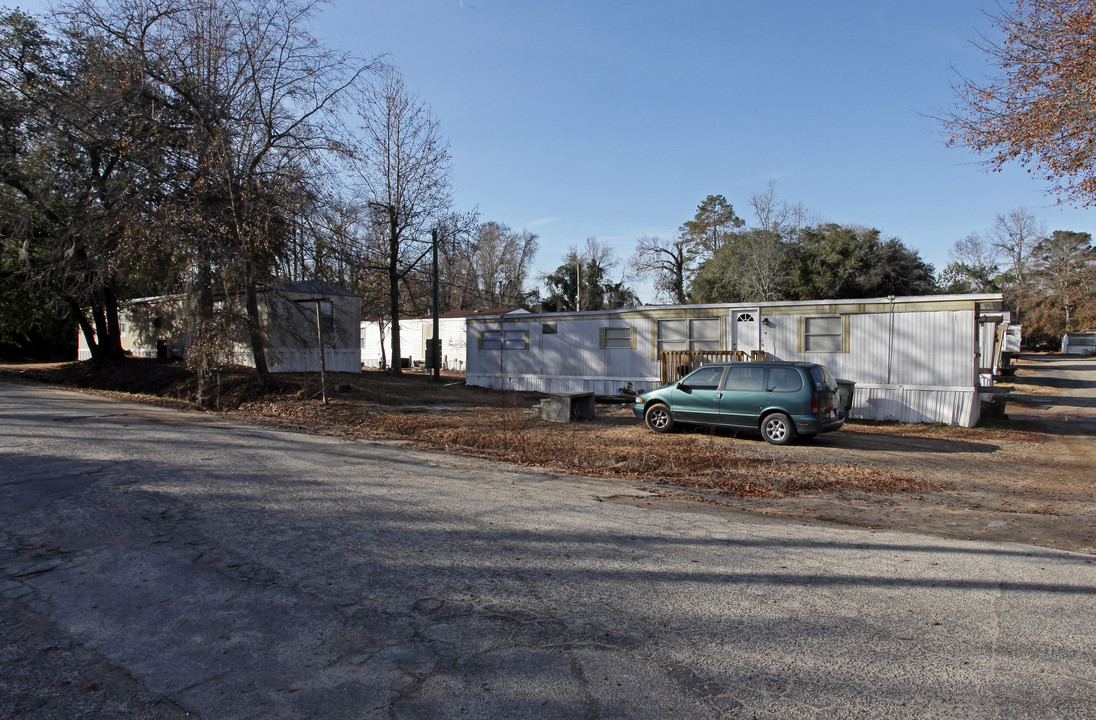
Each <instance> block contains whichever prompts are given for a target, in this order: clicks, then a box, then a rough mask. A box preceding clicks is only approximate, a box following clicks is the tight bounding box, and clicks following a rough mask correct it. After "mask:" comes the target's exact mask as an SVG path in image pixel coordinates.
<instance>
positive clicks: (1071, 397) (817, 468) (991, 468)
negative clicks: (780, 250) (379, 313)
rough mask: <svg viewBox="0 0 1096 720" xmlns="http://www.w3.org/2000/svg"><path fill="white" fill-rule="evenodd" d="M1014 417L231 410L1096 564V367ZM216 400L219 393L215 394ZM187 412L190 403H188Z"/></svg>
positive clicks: (360, 379) (64, 380) (371, 377)
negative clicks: (960, 420)
mask: <svg viewBox="0 0 1096 720" xmlns="http://www.w3.org/2000/svg"><path fill="white" fill-rule="evenodd" d="M1018 367H1019V370H1018V372H1017V375H1016V377H1015V378H1013V379H1012V381H1010V382H1009V383H1008V385H1009V386H1010V387H1011V388H1012V389H1013V392H1012V395H1011V396H1010V400H1009V403H1008V406H1007V413H1008V418H1007V419H1005V420H997V421H992V422H990V423H989V424H988V425H987V426H986V427H978V428H973V429H966V428H952V427H944V426H924V425H897V424H879V423H863V422H849V423H847V424H846V425H845V427H844V428H843V429H842V430H841V431H839V432H836V433H829V434H827V435H824V436H821V437H819V438H817V439H815V440H813V441H810V442H802V443H797V444H795V445H792V446H788V447H774V446H771V445H767V444H766V443H764V442H763V441H761V439H760V437H759V436H757V435H738V434H734V433H728V432H712V431H707V430H686V431H684V432H677V433H672V434H670V435H657V434H655V433H652V432H650V431H649V430H647V429H646V428H645V427H644V426H643V425H642V424H641V423H640V422H638V421H636V420H635V419H634V418H633V416H632V414H631V410H630V408H629V407H628V406H627V405H625V404H623V403H616V404H612V403H605V404H601V405H599V407H598V409H597V414H598V417H597V419H596V420H594V421H592V422H587V423H574V424H567V425H558V424H554V423H546V422H544V421H542V420H539V419H538V418H536V417H535V416H533V415H532V414H531V413H529V412H528V410H529V409H530V408H531V407H532V406H533V405H534V404H535V403H536V401H537V399H538V396H536V395H531V394H524V393H496V392H491V391H486V390H483V389H481V388H469V387H465V386H464V385H463V383H462V381H461V379H460V378H459V377H456V376H449V377H446V378H443V382H442V383H441V384H438V383H432V382H430V381H429V380H428V379H426V378H424V377H422V376H411V377H406V378H403V379H395V378H390V377H388V376H386V375H382V374H380V373H368V372H367V373H363V374H362V375H361V376H358V375H343V376H339V377H337V378H336V379H335V380H334V383H333V384H334V385H343V386H344V387H343V388H341V389H342V391H343V392H340V393H335V394H333V395H332V402H331V403H330V404H328V405H323V404H321V403H320V402H319V401H318V399H317V398H316V396H317V395H318V391H319V385H318V383H317V382H316V380H315V378H314V377H313V376H295V377H286V378H280V381H281V383H282V385H281V387H280V388H277V389H275V390H274V391H260V390H258V389H256V388H255V386H254V384H253V383H252V382H251V381H250V380H249V379H248V376H247V375H246V374H234V375H229V376H227V377H226V378H223V379H222V381H221V384H220V387H219V389H218V391H217V393H216V398H217V402H218V403H219V405H220V407H221V410H220V412H221V413H222V414H223V415H226V416H228V417H231V418H233V419H236V420H240V421H245V422H255V423H262V424H269V425H277V426H280V427H288V428H292V429H295V430H301V431H305V432H321V433H330V434H336V435H341V436H351V437H361V438H367V439H371V440H379V441H384V442H403V443H409V444H415V445H421V446H425V447H433V448H438V449H443V450H446V451H450V452H454V451H455V452H463V453H467V454H473V455H479V456H483V457H490V458H495V459H499V460H503V461H506V462H511V463H516V464H520V465H525V466H528V467H533V468H537V469H539V470H542V471H549V472H559V473H577V474H585V475H592V476H597V477H603V478H607V479H609V480H610V481H611V482H614V483H619V484H621V485H622V486H627V487H628V488H640V489H643V490H647V491H649V492H650V495H649V496H647V497H643V498H641V499H636V498H635V497H634V496H633V495H634V494H632V493H621V494H620V495H619V496H615V497H610V498H608V499H609V500H610V501H614V502H624V503H629V504H635V505H639V506H641V507H650V508H652V509H657V508H659V507H674V508H675V509H685V510H690V511H696V512H711V513H732V514H733V513H740V512H749V513H754V514H761V515H766V516H770V517H772V518H773V519H774V521H775V520H777V519H784V520H788V519H791V520H794V521H796V522H811V523H831V524H839V525H849V526H856V527H865V528H877V529H887V530H899V531H908V532H915V533H926V534H932V535H939V536H945V537H957V538H971V539H984V540H999V541H1010V542H1020V543H1030V544H1034V545H1042V546H1047V547H1055V548H1060V549H1066V550H1076V551H1081V552H1086V553H1091V554H1096V506H1094V504H1093V499H1094V498H1093V490H1094V478H1096V473H1094V470H1096V360H1093V359H1079V358H1073V357H1064V356H1053V355H1031V356H1024V357H1023V358H1021V359H1020V361H1019V363H1018ZM0 374H4V375H7V376H8V377H9V378H20V379H22V380H24V381H25V380H28V379H29V380H37V381H44V382H49V383H51V384H57V385H76V386H81V387H96V388H103V389H106V390H109V391H120V390H126V389H129V390H131V391H135V392H141V393H146V394H149V395H152V396H156V397H153V398H148V399H149V400H150V401H153V402H165V401H164V400H162V399H157V398H163V397H170V398H178V399H180V400H182V401H183V403H184V404H183V405H182V406H183V407H190V406H189V405H186V404H185V403H188V402H191V401H193V399H194V391H193V390H194V389H193V382H192V379H189V378H187V377H186V376H185V374H183V373H180V371H179V367H178V366H174V365H163V364H157V363H144V364H139V363H134V364H132V365H129V366H127V367H125V368H123V369H121V370H115V371H113V372H111V373H107V374H104V373H103V372H93V371H92V370H90V369H89V368H88V365H87V364H68V365H63V366H36V367H28V366H7V367H0ZM207 392H208V391H207ZM176 402H177V401H176Z"/></svg>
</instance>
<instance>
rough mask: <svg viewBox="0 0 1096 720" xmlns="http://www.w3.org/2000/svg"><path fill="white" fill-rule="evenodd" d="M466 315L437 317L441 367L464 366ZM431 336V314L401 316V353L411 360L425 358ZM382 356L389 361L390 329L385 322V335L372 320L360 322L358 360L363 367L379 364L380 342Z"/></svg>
mask: <svg viewBox="0 0 1096 720" xmlns="http://www.w3.org/2000/svg"><path fill="white" fill-rule="evenodd" d="M466 325H467V318H463V317H460V318H440V319H439V320H438V332H439V335H440V337H441V355H442V367H443V368H445V369H447V370H456V371H458V372H460V371H463V370H464V369H465V362H466V358H465V355H466V349H465V338H466V336H467V329H466ZM433 336H434V321H433V320H432V319H430V318H414V319H410V320H400V355H402V356H403V357H405V358H411V362H412V364H414V363H416V362H424V361H425V360H426V340H427V338H431V337H433ZM382 343H383V345H384V357H385V359H386V360H387V362H388V364H389V365H390V366H391V365H392V333H391V331H390V330H389V326H388V325H387V324H386V325H385V328H384V337H383V338H382V337H381V331H380V325H379V324H378V323H377V322H375V321H362V323H361V363H362V365H364V366H365V367H373V368H375V367H380V363H381V345H382Z"/></svg>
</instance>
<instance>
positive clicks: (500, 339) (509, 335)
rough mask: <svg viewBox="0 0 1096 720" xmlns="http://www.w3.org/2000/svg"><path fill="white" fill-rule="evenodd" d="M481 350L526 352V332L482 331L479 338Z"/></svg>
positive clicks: (527, 335)
mask: <svg viewBox="0 0 1096 720" xmlns="http://www.w3.org/2000/svg"><path fill="white" fill-rule="evenodd" d="M479 346H480V348H481V349H482V350H528V349H529V331H528V330H482V331H480V336H479Z"/></svg>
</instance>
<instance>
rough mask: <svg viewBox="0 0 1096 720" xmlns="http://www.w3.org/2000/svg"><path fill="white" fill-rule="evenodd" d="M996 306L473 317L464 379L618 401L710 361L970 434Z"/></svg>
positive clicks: (890, 301)
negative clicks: (830, 380) (751, 365)
mask: <svg viewBox="0 0 1096 720" xmlns="http://www.w3.org/2000/svg"><path fill="white" fill-rule="evenodd" d="M1001 306H1002V296H1001V295H1000V294H979V295H940V296H927V297H887V298H875V299H863V300H819V301H810V302H772V303H756V304H746V303H734V304H713V305H679V306H648V307H641V308H631V309H623V310H608V311H603V312H572V313H535V314H534V313H530V314H525V315H516V316H515V315H511V316H496V317H484V316H478V317H474V318H469V319H468V339H467V348H468V367H467V375H466V379H467V382H468V384H470V385H480V386H485V387H493V388H501V389H513V390H529V391H535V392H543V393H556V392H568V391H583V390H584V391H592V392H595V393H598V394H604V395H615V394H619V393H622V392H630V391H632V390H636V391H642V390H647V389H651V388H654V387H657V386H658V385H660V384H663V383H665V382H668V381H670V380H673V379H674V378H675V377H678V376H679V375H680V373H679V372H678V373H677V374H675V371H682V370H687V369H689V367H691V366H692V365H691V364H690V363H692V362H693V361H694V360H693V359H694V358H696V357H700V358H703V357H705V353H707V354H710V356H711V359H722V358H724V357H727V356H728V355H729V356H731V357H738V358H745V357H763V358H766V359H772V360H801V361H809V362H816V363H820V364H823V365H825V366H827V367H828V368H829V369H830V370H831V371H832V372H833V373H834V375H836V376H837V377H838V378H841V379H843V380H849V381H853V382H855V391H854V393H853V397H852V407H851V410H850V416H851V417H855V418H864V419H875V420H898V421H903V422H943V423H948V424H953V425H964V426H973V425H974V424H975V423H977V421H978V418H979V416H980V412H981V407H980V406H981V398H980V395H981V392H985V388H986V387H987V386H989V385H992V383H993V355H992V353H993V352H994V350H995V347H994V346H995V341H996V338H997V337H998V335H997V325H998V324H999V323H1000V315H1001V313H1000V311H1001ZM986 352H988V353H990V356H989V357H985V358H983V357H982V356H983V353H986ZM675 353H678V354H676V355H675ZM677 357H683V358H686V359H687V363H686V365H687V366H686V367H678V366H676V365H675V364H674V362H673V361H671V367H670V368H669V370H670V374H669V376H667V363H666V360H667V358H671V359H672V358H677ZM702 361H703V360H701V362H702ZM980 391H981V392H980Z"/></svg>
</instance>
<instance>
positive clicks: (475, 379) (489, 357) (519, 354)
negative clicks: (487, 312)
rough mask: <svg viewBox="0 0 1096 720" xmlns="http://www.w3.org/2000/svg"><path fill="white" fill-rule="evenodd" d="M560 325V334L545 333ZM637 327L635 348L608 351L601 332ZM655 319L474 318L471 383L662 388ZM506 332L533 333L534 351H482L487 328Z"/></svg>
mask: <svg viewBox="0 0 1096 720" xmlns="http://www.w3.org/2000/svg"><path fill="white" fill-rule="evenodd" d="M545 323H549V324H550V323H554V324H555V326H556V330H557V331H556V333H554V334H550V333H545V332H543V328H542V325H543V324H545ZM604 327H623V328H634V331H635V349H630V348H607V349H602V348H601V347H600V343H601V328H604ZM654 327H655V324H654V321H653V320H648V319H645V318H639V319H637V318H634V317H631V318H629V317H628V316H618V317H608V318H607V317H605V316H601V315H599V316H597V317H592V318H591V317H582V316H581V315H575V316H570V318H568V319H566V320H563V319H559V320H557V319H555V318H553V317H552V316H540V315H532V316H530V315H522V316H519V319H511V318H506V319H505V320H502V321H500V320H498V319H494V320H479V319H473V318H469V320H468V340H467V343H468V348H469V352H468V371H467V373H468V374H467V377H466V381H467V382H468V384H469V385H484V386H485V387H494V388H499V389H515V390H531V391H534V392H546V393H555V392H569V391H577V390H588V391H593V392H596V393H598V394H601V395H615V394H617V393H618V392H619V391H620V388H622V387H624V386H626V385H628V384H629V383H631V384H632V386H633V388H635V389H644V390H649V389H652V388H655V387H657V386H658V381H659V378H658V362H657V360H654V361H652V355H653V349H652V348H653V344H654V337H653V332H654V330H653V328H654ZM498 329H505V330H507V331H515V330H516V331H524V332H526V333H527V337H528V341H529V348H528V350H518V349H513V350H484V349H482V348H480V347H479V337H480V333H481V332H482V331H484V330H498Z"/></svg>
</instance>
